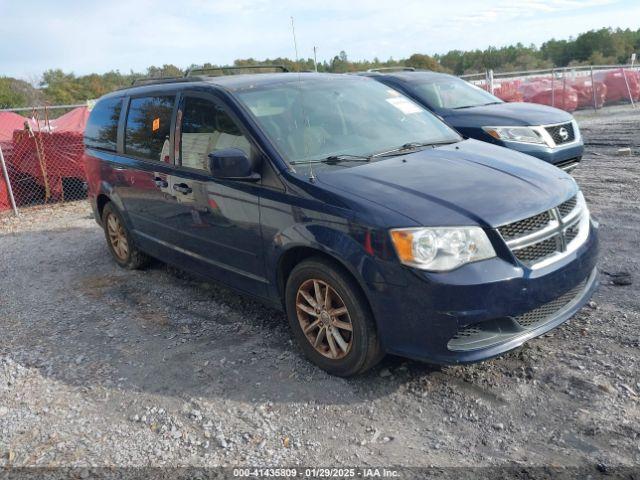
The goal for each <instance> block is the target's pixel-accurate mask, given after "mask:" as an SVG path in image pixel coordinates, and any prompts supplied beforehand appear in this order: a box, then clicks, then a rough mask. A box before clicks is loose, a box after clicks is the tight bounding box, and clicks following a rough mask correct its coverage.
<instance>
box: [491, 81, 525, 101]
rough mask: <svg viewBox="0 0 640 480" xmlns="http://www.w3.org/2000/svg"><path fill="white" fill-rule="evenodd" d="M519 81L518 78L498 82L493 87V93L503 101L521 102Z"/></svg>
mask: <svg viewBox="0 0 640 480" xmlns="http://www.w3.org/2000/svg"><path fill="white" fill-rule="evenodd" d="M520 83H521V82H520V80H508V81H504V82H500V83H499V84H498V85H497V86H496V87H494V89H493V94H494V95H495V96H496V97H498V98H499V99H500V100H504V101H505V102H522V101H523V96H522V93H521V92H520V91H518V87H519V86H520Z"/></svg>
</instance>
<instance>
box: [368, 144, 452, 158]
mask: <svg viewBox="0 0 640 480" xmlns="http://www.w3.org/2000/svg"><path fill="white" fill-rule="evenodd" d="M452 143H456V140H443V141H439V142H409V143H405V144H404V145H401V146H399V147H398V148H393V149H391V150H385V151H384V152H379V153H375V154H373V155H371V158H380V157H395V156H398V155H406V154H408V153H412V152H413V151H415V150H416V149H418V148H423V147H434V148H435V147H437V146H438V145H450V144H452Z"/></svg>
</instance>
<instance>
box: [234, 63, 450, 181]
mask: <svg viewBox="0 0 640 480" xmlns="http://www.w3.org/2000/svg"><path fill="white" fill-rule="evenodd" d="M290 78H291V77H290ZM235 94H236V96H237V98H239V100H240V101H241V102H242V103H243V104H244V105H245V106H246V107H247V108H248V109H249V110H250V111H251V113H252V114H253V116H254V117H255V119H256V121H257V122H258V123H259V125H260V127H261V128H262V129H263V130H264V132H265V133H266V134H267V135H268V136H269V138H270V139H271V141H272V142H273V143H274V144H275V146H276V147H277V148H278V150H279V151H280V153H281V155H282V156H283V157H284V158H285V159H286V160H287V161H288V162H289V163H291V164H295V165H296V167H295V168H296V170H298V171H300V170H305V168H304V166H303V165H304V163H306V162H316V161H325V160H327V159H329V163H328V164H325V163H322V164H318V165H317V167H320V168H335V167H336V166H339V167H341V168H344V167H347V166H355V165H358V161H355V160H359V161H360V162H366V161H368V160H370V158H369V157H370V156H371V155H375V154H380V153H382V152H385V151H390V150H395V149H399V148H401V147H403V146H404V147H405V148H404V149H405V150H407V151H410V150H413V149H416V148H420V147H423V146H424V145H425V144H441V143H452V142H457V141H459V140H460V137H459V135H458V134H457V133H456V132H455V131H453V130H452V129H451V128H449V127H448V126H447V125H445V124H444V123H443V122H442V121H440V120H439V119H437V118H436V117H434V116H433V115H432V114H431V113H429V112H428V111H427V110H425V109H424V108H423V107H421V106H419V105H418V104H416V103H414V102H413V101H411V100H409V99H408V98H406V97H404V96H403V95H401V94H400V93H398V92H396V91H395V90H392V89H390V88H389V87H387V86H385V85H382V84H380V83H378V82H375V81H373V80H369V79H364V78H358V77H347V76H342V75H335V76H322V77H311V78H310V77H309V76H307V75H306V74H302V75H301V78H300V80H298V79H297V78H296V77H293V79H292V80H291V81H287V82H282V83H277V84H270V85H260V86H251V87H247V88H243V89H240V90H238V91H236V92H235ZM409 144H411V145H409ZM374 159H375V158H374ZM349 160H350V161H349ZM300 166H302V168H300ZM314 168H316V166H314Z"/></svg>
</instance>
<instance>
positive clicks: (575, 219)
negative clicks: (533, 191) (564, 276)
mask: <svg viewBox="0 0 640 480" xmlns="http://www.w3.org/2000/svg"><path fill="white" fill-rule="evenodd" d="M545 213H547V214H548V216H549V219H550V220H549V222H548V223H547V224H546V225H544V226H543V227H542V228H539V229H538V230H537V231H534V232H532V233H529V232H528V231H527V233H526V234H524V235H520V236H517V237H510V236H509V235H508V234H509V233H511V232H516V231H522V230H523V229H522V228H520V227H519V226H518V225H520V224H523V222H529V220H530V219H532V218H536V217H539V216H540V215H541V214H537V215H534V216H533V217H529V218H526V219H524V220H519V221H517V222H512V223H510V224H507V225H503V226H500V227H498V232H499V233H500V234H501V235H502V238H503V239H504V240H505V242H506V244H507V246H508V247H509V249H510V250H511V252H512V253H513V255H514V256H515V257H516V258H517V259H518V260H519V261H520V262H521V263H523V264H524V265H526V266H527V267H529V268H531V269H536V268H542V267H545V266H547V265H549V264H551V263H553V262H556V261H558V260H560V259H561V258H563V257H565V256H567V255H569V254H570V253H571V252H573V251H575V250H576V249H577V248H579V247H580V245H582V244H583V243H584V242H585V241H586V239H587V237H588V235H589V218H590V216H589V210H588V208H587V204H586V202H585V201H584V197H583V195H582V192H578V193H577V194H576V195H575V196H573V197H572V198H570V199H569V200H566V201H565V202H563V203H561V204H560V205H558V206H556V207H554V208H552V209H551V210H548V211H547V212H542V214H545ZM524 224H526V225H529V223H524ZM505 233H506V234H507V235H506V236H505ZM554 244H555V248H554Z"/></svg>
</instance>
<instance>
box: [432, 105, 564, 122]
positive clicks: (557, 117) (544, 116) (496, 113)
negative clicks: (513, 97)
mask: <svg viewBox="0 0 640 480" xmlns="http://www.w3.org/2000/svg"><path fill="white" fill-rule="evenodd" d="M441 114H442V116H443V117H444V119H445V120H446V121H447V122H449V123H450V124H451V125H452V126H453V127H478V126H483V127H484V126H489V127H500V126H520V125H553V124H555V123H563V122H570V121H571V120H572V119H573V117H572V116H571V114H569V113H567V112H565V111H563V110H559V109H557V108H553V107H548V106H546V105H536V104H535V103H518V102H512V103H495V104H492V105H482V106H479V107H470V108H463V109H460V110H444V111H442V112H441Z"/></svg>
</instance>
